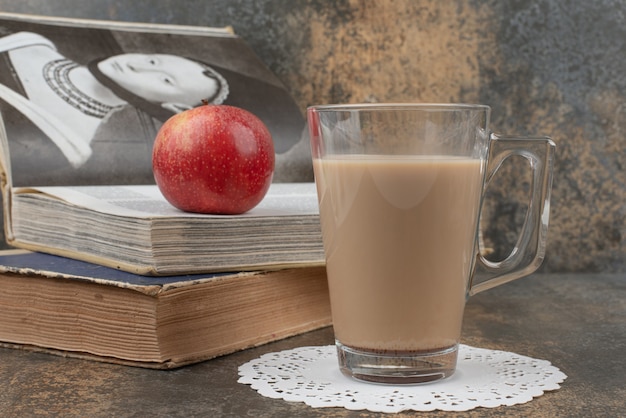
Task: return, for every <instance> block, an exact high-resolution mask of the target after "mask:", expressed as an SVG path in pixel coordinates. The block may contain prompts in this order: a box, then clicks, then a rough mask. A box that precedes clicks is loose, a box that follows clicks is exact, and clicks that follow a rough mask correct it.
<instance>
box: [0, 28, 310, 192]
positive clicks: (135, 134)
mask: <svg viewBox="0 0 626 418" xmlns="http://www.w3.org/2000/svg"><path fill="white" fill-rule="evenodd" d="M151 28H152V29H151V30H147V31H141V30H137V29H136V28H135V29H127V28H123V27H117V26H112V27H111V28H105V27H102V26H93V27H91V26H85V25H59V24H53V23H50V22H37V21H34V20H33V21H15V20H11V19H2V18H0V57H1V60H0V111H1V112H2V117H3V120H4V125H5V129H6V134H7V139H8V143H9V149H10V154H11V166H12V178H13V184H14V185H16V186H24V185H49V184H63V185H69V184H142V183H152V182H153V177H152V171H151V152H152V143H153V140H154V137H155V135H156V133H157V131H158V129H159V127H160V126H161V124H162V123H163V122H164V121H165V120H167V118H169V117H171V116H172V115H174V114H175V113H178V112H181V111H184V110H186V109H189V108H192V107H195V106H199V105H201V104H202V103H203V102H204V101H206V102H208V103H215V104H230V105H234V106H239V107H242V108H244V109H247V110H249V111H251V112H253V113H254V114H256V115H257V116H258V117H259V118H261V119H262V120H263V121H264V122H265V124H266V125H267V126H268V128H269V130H270V132H271V133H272V136H273V138H274V144H275V149H276V153H277V157H278V158H277V161H280V157H281V154H282V155H288V154H287V153H288V152H289V151H290V152H291V153H293V151H294V149H295V148H297V147H294V146H296V144H298V143H302V141H301V137H302V133H303V131H304V128H305V123H304V119H303V116H302V114H301V112H300V110H299V109H298V107H297V105H296V104H295V102H294V100H293V99H292V98H291V96H290V95H289V93H288V92H287V90H286V89H285V88H284V86H282V85H281V83H280V82H279V81H278V79H277V78H276V77H275V76H274V75H273V74H272V73H271V72H270V71H269V70H268V69H267V68H266V67H265V66H264V65H263V64H262V63H261V62H260V61H259V60H258V58H257V57H256V55H255V54H254V53H253V52H252V51H251V50H250V49H249V47H248V46H247V45H246V44H245V43H244V42H243V41H242V40H241V39H240V38H238V37H237V36H235V35H233V34H231V33H229V32H228V31H226V30H215V31H214V33H211V32H210V31H208V30H204V31H198V34H194V33H192V31H186V32H181V33H178V32H175V31H168V30H166V29H167V28H165V27H160V28H159V27H158V26H151ZM157 28H158V29H157ZM278 169H280V168H279V167H277V170H278ZM278 175H281V173H278Z"/></svg>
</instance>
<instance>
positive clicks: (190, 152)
mask: <svg viewBox="0 0 626 418" xmlns="http://www.w3.org/2000/svg"><path fill="white" fill-rule="evenodd" d="M152 170H153V172H154V178H155V180H156V183H157V185H158V186H159V189H160V190H161V193H163V196H165V198H166V199H167V200H168V201H169V202H170V203H171V204H172V205H174V206H175V207H177V208H179V209H181V210H183V211H187V212H198V213H213V214H239V213H244V212H247V211H249V210H250V209H252V208H253V207H255V206H256V205H257V204H258V203H259V202H260V201H261V200H262V199H263V197H264V196H265V194H266V193H267V190H268V189H269V187H270V184H271V182H272V176H273V174H274V142H273V141H272V136H271V134H270V132H269V130H268V129H267V127H266V126H265V124H264V123H263V122H262V121H261V120H260V119H259V118H258V117H256V116H255V115H253V114H252V113H250V112H248V111H246V110H244V109H240V108H238V107H234V106H226V105H202V106H199V107H196V108H193V109H190V110H186V111H184V112H181V113H178V114H176V115H174V116H172V117H171V118H170V119H168V120H167V121H166V122H165V123H164V124H163V126H162V127H161V129H160V130H159V132H158V133H157V136H156V139H155V141H154V148H153V152H152Z"/></svg>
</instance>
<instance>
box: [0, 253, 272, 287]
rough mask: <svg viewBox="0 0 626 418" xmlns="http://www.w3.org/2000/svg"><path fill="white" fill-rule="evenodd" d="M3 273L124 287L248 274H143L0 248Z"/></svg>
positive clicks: (169, 284) (153, 285) (1, 270)
mask: <svg viewBox="0 0 626 418" xmlns="http://www.w3.org/2000/svg"><path fill="white" fill-rule="evenodd" d="M3 273H13V274H18V275H23V276H39V277H48V278H57V279H66V280H78V281H86V282H92V283H98V284H105V285H111V286H117V287H125V288H141V287H146V288H149V287H155V286H156V287H158V288H163V287H169V286H172V287H181V286H184V285H189V284H194V283H198V282H204V281H207V280H213V279H216V278H223V277H227V276H238V275H242V274H245V273H237V272H234V273H233V272H229V273H208V274H188V275H177V276H142V275H138V274H133V273H129V272H126V271H123V270H117V269H114V268H110V267H105V266H101V265H98V264H93V263H88V262H86V261H80V260H75V259H72V258H66V257H61V256H57V255H52V254H46V253H39V252H31V251H27V250H7V251H0V274H3ZM259 273H260V272H256V273H250V274H259ZM138 290H139V289H138Z"/></svg>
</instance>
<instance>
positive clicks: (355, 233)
mask: <svg viewBox="0 0 626 418" xmlns="http://www.w3.org/2000/svg"><path fill="white" fill-rule="evenodd" d="M307 113H308V115H307V116H308V123H309V130H310V136H311V149H312V155H313V167H314V172H315V181H316V185H317V191H318V198H319V205H320V218H321V225H322V236H323V241H324V250H325V255H326V268H327V273H328V283H329V289H330V299H331V308H332V318H333V326H334V333H335V339H336V345H337V351H338V358H339V366H340V368H341V370H342V372H343V373H345V374H347V375H349V376H352V377H354V378H356V379H359V380H363V381H369V382H377V383H390V384H417V383H425V382H430V381H435V380H439V379H442V378H445V377H448V376H450V375H452V374H453V373H454V370H455V367H456V361H457V349H458V344H459V339H460V336H461V325H462V320H463V311H464V308H465V302H466V300H467V298H468V297H470V296H471V295H473V294H475V293H478V292H480V291H483V290H486V289H488V288H491V287H494V286H497V285H500V284H502V283H505V282H508V281H511V280H514V279H517V278H519V277H522V276H525V275H528V274H530V273H532V272H533V271H535V270H536V269H537V268H538V267H539V265H540V264H541V262H542V260H543V257H544V254H545V243H546V232H547V228H548V217H549V207H550V205H549V200H550V190H551V182H552V171H553V155H554V150H555V145H554V143H553V142H552V140H550V139H549V138H545V137H544V138H520V137H503V136H496V135H494V134H493V133H491V132H490V131H489V115H490V108H489V107H488V106H484V105H465V104H362V105H326V106H313V107H310V108H309V109H308V111H307ZM513 155H518V156H522V157H524V158H526V159H527V160H528V162H529V165H530V167H531V170H532V175H533V181H532V186H531V187H532V190H531V196H530V201H529V207H528V213H527V216H526V220H525V223H524V225H523V227H522V230H521V233H520V237H519V240H518V242H517V245H516V246H515V248H514V249H513V251H512V252H511V254H510V255H509V256H508V257H507V258H506V259H505V260H503V261H500V262H491V261H489V260H486V259H485V258H484V257H483V256H482V255H481V253H482V252H481V250H480V245H481V243H480V240H479V238H478V237H479V233H478V231H479V219H480V210H481V206H482V201H483V197H484V192H485V189H486V187H487V185H488V183H489V180H490V179H491V178H492V176H493V175H494V173H495V172H496V171H497V170H498V168H499V167H500V165H501V163H502V162H503V161H504V160H505V159H507V158H508V157H510V156H513ZM478 265H480V266H481V267H482V268H483V270H482V271H485V272H487V276H485V279H484V280H482V281H480V282H477V281H476V280H475V274H474V273H475V271H476V268H477V266H478Z"/></svg>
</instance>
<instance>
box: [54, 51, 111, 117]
mask: <svg viewBox="0 0 626 418" xmlns="http://www.w3.org/2000/svg"><path fill="white" fill-rule="evenodd" d="M78 66H79V65H78V64H77V63H75V62H74V61H71V60H69V59H65V58H63V59H58V60H54V61H50V62H48V63H47V64H46V65H45V66H44V68H43V77H44V80H46V83H47V84H48V86H49V87H50V88H51V89H52V91H54V92H55V93H56V94H57V96H59V97H60V98H61V99H63V100H64V101H65V102H67V103H68V104H69V105H70V106H72V107H74V108H75V109H78V110H80V111H81V112H82V113H84V114H85V115H89V116H95V117H97V118H100V119H102V118H104V117H105V116H106V115H107V114H108V113H109V112H110V111H111V110H113V109H114V107H113V106H109V105H106V104H104V103H102V102H100V101H98V100H96V99H94V98H93V97H90V96H88V95H86V94H85V93H83V92H82V91H80V90H79V89H78V88H77V87H76V86H75V85H74V83H72V80H71V79H70V72H71V71H72V70H73V69H75V68H77V67H78Z"/></svg>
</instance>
